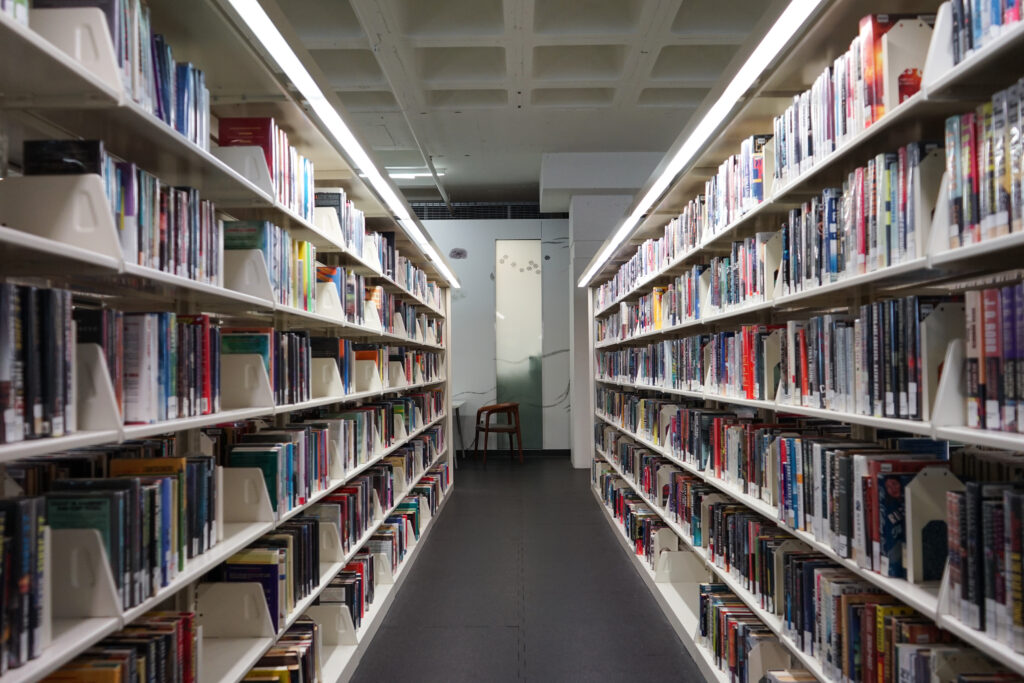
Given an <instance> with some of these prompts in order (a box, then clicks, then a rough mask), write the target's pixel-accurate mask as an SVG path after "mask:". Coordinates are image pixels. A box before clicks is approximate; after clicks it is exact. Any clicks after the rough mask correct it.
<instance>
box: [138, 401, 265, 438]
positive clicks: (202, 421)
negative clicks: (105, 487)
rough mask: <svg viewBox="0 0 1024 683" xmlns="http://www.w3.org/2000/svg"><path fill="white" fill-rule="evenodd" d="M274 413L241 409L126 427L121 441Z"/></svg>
mask: <svg viewBox="0 0 1024 683" xmlns="http://www.w3.org/2000/svg"><path fill="white" fill-rule="evenodd" d="M270 412H272V411H271V410H270V409H269V408H241V409H239V410H222V411H220V412H219V413H210V414H209V415H197V416H195V417H182V418H178V419H175V420H166V421H164V422H155V423H153V424H137V425H125V426H124V428H123V429H122V434H121V440H122V441H130V440H133V439H145V438H147V437H150V436H156V435H157V434H170V433H172V432H182V431H185V430H187V429H200V428H202V427H210V426H213V425H217V424H222V423H224V422H240V421H243V420H251V419H253V418H257V417H260V416H261V415H267V414H269V413H270Z"/></svg>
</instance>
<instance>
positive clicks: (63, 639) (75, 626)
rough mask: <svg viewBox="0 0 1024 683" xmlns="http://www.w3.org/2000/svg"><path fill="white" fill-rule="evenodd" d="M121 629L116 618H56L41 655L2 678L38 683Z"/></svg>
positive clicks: (12, 682) (10, 681) (15, 682)
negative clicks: (48, 640) (49, 637)
mask: <svg viewBox="0 0 1024 683" xmlns="http://www.w3.org/2000/svg"><path fill="white" fill-rule="evenodd" d="M119 628H121V620H120V619H117V618H115V617H109V618H96V619H54V620H53V633H52V636H51V639H50V645H49V647H47V648H46V649H45V650H43V654H42V656H40V657H38V658H36V659H32V660H29V661H28V662H26V663H25V664H24V665H23V666H20V667H18V668H17V669H9V670H8V671H7V673H5V674H4V675H3V680H4V683H21V681H26V682H28V681H38V680H41V679H42V678H44V677H46V676H47V675H49V674H51V673H53V672H54V671H56V670H57V669H59V668H60V667H62V666H64V665H65V664H67V663H68V662H70V661H71V660H72V659H74V658H75V656H76V655H77V654H78V653H79V652H81V651H83V650H85V649H87V648H89V647H92V646H93V645H95V644H96V643H97V642H99V641H100V640H103V639H104V638H106V637H107V636H109V635H110V634H111V633H114V632H115V631H117V630H118V629H119Z"/></svg>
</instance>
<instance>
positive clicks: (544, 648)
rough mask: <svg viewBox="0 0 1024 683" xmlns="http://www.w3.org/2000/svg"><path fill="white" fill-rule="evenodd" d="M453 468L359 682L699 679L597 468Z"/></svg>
mask: <svg viewBox="0 0 1024 683" xmlns="http://www.w3.org/2000/svg"><path fill="white" fill-rule="evenodd" d="M458 475H459V485H458V486H457V487H456V488H455V489H454V490H453V492H452V498H451V500H450V501H449V502H448V504H447V505H446V508H445V510H444V512H443V513H442V514H441V516H440V517H439V518H438V519H437V526H436V528H435V529H433V530H432V531H431V538H430V542H429V543H427V544H426V545H425V546H424V547H423V550H422V553H421V555H420V557H419V558H418V559H417V561H416V563H415V564H414V565H413V566H412V567H411V569H410V571H411V573H410V575H409V576H408V577H407V579H406V581H405V583H404V584H402V586H401V588H400V589H399V592H398V594H397V595H396V597H395V602H394V604H393V605H392V607H391V609H390V611H389V612H388V613H387V616H386V617H385V619H384V621H383V622H382V625H381V630H380V631H379V632H378V633H377V636H376V637H374V639H373V640H372V641H371V644H370V646H369V648H368V649H367V651H366V654H365V655H364V656H363V659H362V662H361V663H360V665H359V667H358V669H357V670H356V672H355V676H354V678H353V681H354V682H355V683H369V682H370V681H396V680H416V681H423V682H428V681H517V680H525V681H554V680H557V681H584V680H585V681H604V680H608V681H613V680H625V679H627V678H629V679H632V680H642V681H667V680H675V681H678V680H684V681H687V680H689V681H694V680H701V678H702V677H701V675H700V673H699V672H698V670H697V668H696V666H695V665H694V663H693V661H692V660H691V659H690V657H689V655H688V654H687V652H686V649H685V648H684V647H681V646H680V643H679V640H678V638H677V637H676V635H675V632H674V631H673V630H672V627H671V626H670V625H669V623H668V622H667V621H666V619H665V616H664V614H663V613H662V611H661V610H660V609H659V608H658V605H657V604H656V603H655V600H654V598H653V597H652V594H651V592H650V590H648V588H647V587H646V586H645V585H644V582H643V581H642V580H641V578H640V575H639V574H638V573H637V571H636V570H635V569H634V567H633V566H632V564H631V563H632V560H631V559H630V558H629V556H628V555H626V554H625V553H623V552H622V548H621V547H620V544H619V541H618V540H617V539H616V538H615V536H614V534H615V531H614V530H613V529H612V528H611V527H610V526H609V524H608V523H607V521H605V520H604V519H603V518H602V516H603V515H604V513H603V512H602V510H601V508H600V507H599V506H597V505H595V504H594V499H593V494H592V493H591V491H590V485H589V481H590V476H589V472H588V471H586V470H574V469H573V468H572V466H571V465H570V463H569V462H568V461H567V460H565V459H561V458H552V457H548V458H528V459H527V460H526V463H525V465H519V463H518V462H509V461H507V460H505V459H504V458H491V460H490V462H489V463H488V466H487V468H486V469H484V468H483V467H482V466H480V465H479V464H477V463H475V462H473V461H471V460H465V461H462V462H460V463H459V470H458ZM395 643H402V644H404V646H403V647H398V648H396V647H394V644H395Z"/></svg>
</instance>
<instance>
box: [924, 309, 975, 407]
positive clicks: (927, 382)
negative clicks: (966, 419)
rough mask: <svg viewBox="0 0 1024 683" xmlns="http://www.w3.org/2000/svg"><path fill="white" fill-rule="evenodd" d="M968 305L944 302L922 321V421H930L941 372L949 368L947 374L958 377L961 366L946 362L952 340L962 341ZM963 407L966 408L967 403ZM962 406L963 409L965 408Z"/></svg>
mask: <svg viewBox="0 0 1024 683" xmlns="http://www.w3.org/2000/svg"><path fill="white" fill-rule="evenodd" d="M964 321H965V313H964V305H963V304H962V303H948V302H947V303H943V304H939V305H938V306H936V307H935V310H933V311H932V312H931V314H930V315H929V316H928V317H927V318H925V319H924V320H922V321H921V325H920V328H919V336H920V344H921V358H920V359H918V360H919V363H920V366H919V367H920V371H921V406H920V410H921V419H922V420H923V421H924V422H930V421H931V419H932V412H933V406H934V405H935V400H936V397H937V395H938V393H939V392H938V388H939V372H940V370H942V369H945V370H947V371H949V372H948V373H947V372H943V373H942V374H943V375H946V374H953V375H955V374H957V368H958V367H960V366H957V365H949V364H948V363H946V362H945V356H946V352H947V351H948V347H949V344H950V342H951V341H953V340H954V339H957V338H959V335H961V334H962V333H963V330H964V329H965V328H964V325H965V322H964ZM963 405H966V402H964V404H963ZM961 407H962V406H961Z"/></svg>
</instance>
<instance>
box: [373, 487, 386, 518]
mask: <svg viewBox="0 0 1024 683" xmlns="http://www.w3.org/2000/svg"><path fill="white" fill-rule="evenodd" d="M370 519H373V520H377V521H381V520H383V519H384V508H383V506H381V504H380V495H379V494H378V493H377V489H373V490H372V491H371V492H370Z"/></svg>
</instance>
